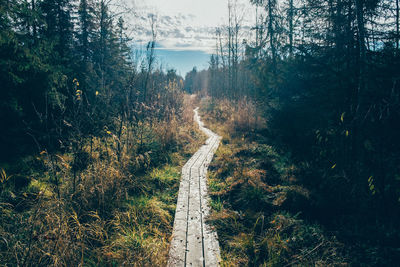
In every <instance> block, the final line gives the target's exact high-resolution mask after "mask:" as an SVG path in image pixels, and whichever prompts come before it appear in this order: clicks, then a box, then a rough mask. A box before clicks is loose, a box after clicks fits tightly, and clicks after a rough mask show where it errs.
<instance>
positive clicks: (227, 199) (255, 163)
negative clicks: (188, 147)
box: [201, 100, 348, 266]
mask: <svg viewBox="0 0 400 267" xmlns="http://www.w3.org/2000/svg"><path fill="white" fill-rule="evenodd" d="M249 105H250V107H246V104H245V103H244V102H243V101H241V103H239V104H233V103H229V101H213V100H205V101H203V103H202V106H201V114H202V115H203V117H204V121H205V123H206V125H207V127H210V128H211V129H212V130H213V131H216V132H217V133H219V134H220V135H221V136H223V140H222V144H221V145H220V147H219V148H218V150H217V152H216V154H215V158H214V160H213V162H212V163H211V165H210V167H209V174H208V187H209V191H210V194H211V198H212V200H211V202H210V206H211V208H212V213H211V215H210V217H209V221H210V222H211V223H212V224H213V225H214V226H215V228H216V229H217V233H218V236H219V241H220V245H221V256H222V260H223V262H222V266H286V265H287V266H293V265H295V266H343V265H348V261H347V260H346V257H345V253H344V251H343V246H342V244H341V243H340V242H338V241H337V240H336V238H335V237H334V236H333V235H330V234H328V233H326V232H325V231H324V229H323V227H322V226H321V225H318V224H315V223H313V222H311V221H308V220H307V219H306V218H305V216H303V214H304V212H305V211H306V210H307V207H308V206H309V205H310V202H311V200H310V192H308V190H307V189H306V188H304V187H303V186H302V185H301V184H299V183H298V178H297V173H298V171H297V167H296V166H295V165H294V164H293V163H292V162H291V160H290V155H288V154H285V153H283V152H282V151H279V150H278V149H276V148H275V147H274V146H273V143H272V142H270V140H269V139H268V138H267V137H265V135H263V134H261V133H263V132H265V131H266V130H265V127H266V124H265V121H263V120H262V119H261V118H259V119H255V120H251V119H250V118H248V116H251V117H253V118H257V117H259V116H260V115H258V114H256V113H255V112H256V109H255V105H254V104H251V103H250V104H249ZM233 114H234V115H233ZM257 121H258V122H257Z"/></svg>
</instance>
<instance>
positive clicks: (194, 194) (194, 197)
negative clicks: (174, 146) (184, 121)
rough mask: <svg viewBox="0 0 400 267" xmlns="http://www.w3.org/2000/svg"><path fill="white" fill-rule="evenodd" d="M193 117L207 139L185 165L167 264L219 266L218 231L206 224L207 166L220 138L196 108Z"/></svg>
mask: <svg viewBox="0 0 400 267" xmlns="http://www.w3.org/2000/svg"><path fill="white" fill-rule="evenodd" d="M194 119H195V121H196V122H197V123H198V124H199V127H200V130H201V131H202V132H204V133H205V134H206V135H207V136H208V139H207V141H206V144H205V145H203V146H202V147H201V148H200V149H199V150H198V151H197V152H196V153H195V154H194V155H193V156H192V157H191V158H190V159H189V161H188V162H187V163H186V164H185V166H183V169H182V178H181V183H180V187H179V195H178V202H177V205H176V212H175V221H174V229H173V232H172V241H171V247H170V251H169V260H168V266H171V267H172V266H218V265H219V261H220V251H219V244H218V238H217V234H216V232H215V231H213V230H212V229H211V228H210V226H209V225H207V224H206V223H205V218H206V217H207V215H208V214H209V211H210V209H209V206H208V201H209V198H208V196H207V181H206V179H207V175H206V174H207V167H208V165H209V164H210V162H211V160H212V158H213V156H214V152H215V151H216V150H217V148H218V145H219V142H220V140H221V137H220V136H218V135H217V134H215V133H213V132H212V131H210V130H209V129H207V128H205V127H204V124H203V122H202V121H201V120H200V117H199V115H198V108H196V109H195V110H194Z"/></svg>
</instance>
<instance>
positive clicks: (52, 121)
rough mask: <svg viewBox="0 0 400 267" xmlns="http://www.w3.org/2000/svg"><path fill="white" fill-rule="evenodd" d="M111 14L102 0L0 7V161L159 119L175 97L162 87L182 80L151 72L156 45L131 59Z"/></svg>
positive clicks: (109, 5)
mask: <svg viewBox="0 0 400 267" xmlns="http://www.w3.org/2000/svg"><path fill="white" fill-rule="evenodd" d="M111 8H114V9H115V5H113V3H112V2H111V1H103V0H99V1H92V0H82V1H65V0H56V1H53V0H42V1H40V0H39V1H38V0H32V1H2V2H1V3H0V23H1V28H0V51H1V52H0V53H1V56H0V62H1V63H0V66H1V70H0V83H1V88H2V89H1V92H2V97H1V100H0V101H1V105H0V106H1V110H0V114H1V115H0V116H1V118H0V121H1V128H2V131H1V133H0V144H1V148H2V149H1V157H2V159H6V158H7V159H9V158H10V157H12V156H15V155H20V154H24V153H31V152H33V151H35V152H36V151H37V150H38V149H39V151H42V150H43V149H44V148H46V149H50V150H55V149H59V148H62V147H64V148H65V147H67V146H68V144H67V143H64V142H66V141H65V140H68V139H69V138H68V137H69V136H73V137H74V138H78V139H79V138H81V137H82V136H89V135H93V136H95V135H104V134H106V131H104V127H110V128H112V129H115V131H117V132H121V129H119V128H115V127H117V126H115V125H114V122H115V121H114V120H115V119H118V120H119V121H120V122H121V123H117V124H116V125H123V124H124V123H126V122H127V121H130V122H131V123H138V122H139V121H143V120H147V119H148V116H150V114H151V116H154V118H160V117H163V116H164V114H160V110H159V109H160V105H165V104H168V101H169V100H168V97H172V95H171V94H170V93H169V92H167V90H164V88H165V87H167V86H168V84H169V83H176V87H180V86H181V85H180V82H179V81H180V77H178V76H177V75H176V74H175V71H173V70H171V71H169V72H168V73H167V74H166V73H163V72H162V71H159V70H157V69H156V67H155V66H156V65H155V58H154V42H155V40H152V41H151V42H149V44H148V46H147V49H146V50H145V51H142V53H141V54H140V53H137V54H140V56H139V57H137V58H136V57H135V58H134V55H135V53H134V51H133V50H132V47H131V43H130V41H131V40H130V38H128V36H127V35H126V30H127V29H126V26H125V23H124V20H123V18H122V16H121V15H117V13H116V11H114V12H112V11H111V10H110V9H111ZM124 12H125V13H126V12H127V10H124V9H122V10H118V14H124ZM149 23H150V24H151V25H149V28H150V27H151V28H153V26H154V24H155V23H156V22H155V20H154V18H150V19H149ZM174 97H175V96H174ZM155 100H157V101H155ZM149 103H152V104H149ZM167 108H170V109H171V108H175V107H167ZM155 110H157V111H156V112H153V111H155ZM38 146H39V147H38Z"/></svg>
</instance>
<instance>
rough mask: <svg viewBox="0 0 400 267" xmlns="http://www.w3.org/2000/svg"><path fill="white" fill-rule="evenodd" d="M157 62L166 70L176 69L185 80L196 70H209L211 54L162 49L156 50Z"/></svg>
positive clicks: (199, 51)
mask: <svg viewBox="0 0 400 267" xmlns="http://www.w3.org/2000/svg"><path fill="white" fill-rule="evenodd" d="M155 55H156V60H157V63H158V64H159V65H161V66H162V67H164V68H165V69H167V70H168V69H175V70H176V73H177V74H179V75H181V76H182V77H183V78H184V77H185V75H186V73H188V72H190V71H191V70H193V68H196V69H197V70H203V69H207V68H208V66H209V61H210V57H211V54H209V53H207V52H205V51H201V50H172V49H166V48H161V49H157V48H156V50H155Z"/></svg>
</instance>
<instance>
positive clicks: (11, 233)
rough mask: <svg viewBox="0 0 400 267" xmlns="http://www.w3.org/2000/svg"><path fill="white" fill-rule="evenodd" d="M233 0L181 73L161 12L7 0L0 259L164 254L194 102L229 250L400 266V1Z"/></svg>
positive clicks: (116, 261)
mask: <svg viewBox="0 0 400 267" xmlns="http://www.w3.org/2000/svg"><path fill="white" fill-rule="evenodd" d="M226 2H227V4H226V11H227V14H228V17H227V21H226V25H223V26H221V25H215V33H214V40H215V49H214V51H213V54H212V55H210V59H209V65H208V67H207V68H206V69H201V70H198V69H197V68H193V70H192V71H190V72H188V73H186V74H185V75H184V77H181V76H180V75H179V74H178V73H177V71H176V70H175V69H173V68H172V69H163V68H162V67H160V65H159V64H158V63H157V36H158V35H157V34H158V33H157V23H158V22H157V18H156V16H155V15H150V16H149V17H148V26H147V28H148V32H149V35H150V37H151V38H150V40H148V42H147V43H146V45H145V46H144V47H143V48H142V49H138V48H134V46H133V43H134V42H135V34H133V35H132V34H130V33H131V32H132V31H133V32H134V29H131V27H130V24H129V23H127V21H126V16H124V14H127V13H130V12H132V11H131V10H129V9H127V8H124V7H123V5H120V4H121V3H122V1H116V0H74V1H68V0H13V1H9V0H0V88H1V89H0V92H1V97H0V125H1V126H0V129H1V131H0V265H1V266H166V265H167V263H168V251H169V248H170V242H171V238H172V237H171V235H172V231H173V227H174V215H175V209H176V206H177V205H176V203H177V199H178V190H179V183H180V180H181V169H182V167H183V166H184V164H185V162H186V161H187V160H188V159H189V158H190V157H191V156H192V155H193V154H194V153H195V152H196V151H197V150H198V149H199V148H200V147H201V145H202V144H203V143H204V142H205V140H206V137H205V135H204V134H202V133H201V132H200V131H199V129H198V127H197V125H196V124H195V121H194V119H193V109H194V108H196V107H200V109H199V113H200V115H201V116H202V120H203V121H204V122H205V125H206V126H207V127H208V128H210V129H211V130H212V131H213V132H215V133H217V134H219V135H220V136H221V144H220V146H219V148H218V150H217V151H216V153H215V156H214V159H213V161H212V162H211V164H210V166H209V168H208V169H209V173H208V176H207V179H208V180H207V186H208V192H209V195H210V202H209V205H210V207H211V214H210V216H208V218H207V222H208V223H209V224H210V225H212V227H213V229H215V231H216V233H217V234H218V240H219V245H220V251H221V255H220V256H221V259H220V260H221V261H220V265H221V266H398V265H399V262H400V245H399V244H400V243H399V240H400V139H399V137H400V47H399V44H400V12H399V10H400V5H399V0H248V2H249V3H250V4H251V5H252V7H253V8H254V9H255V10H256V12H255V18H252V20H254V21H255V23H254V25H252V26H251V27H250V28H249V27H247V26H246V25H245V23H246V18H245V17H244V13H243V12H242V8H241V6H240V4H239V3H238V1H236V0H228V1H226ZM133 18H135V15H133ZM246 31H250V32H251V33H253V34H252V35H251V36H252V37H251V38H247V37H245V36H248V35H246Z"/></svg>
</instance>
